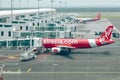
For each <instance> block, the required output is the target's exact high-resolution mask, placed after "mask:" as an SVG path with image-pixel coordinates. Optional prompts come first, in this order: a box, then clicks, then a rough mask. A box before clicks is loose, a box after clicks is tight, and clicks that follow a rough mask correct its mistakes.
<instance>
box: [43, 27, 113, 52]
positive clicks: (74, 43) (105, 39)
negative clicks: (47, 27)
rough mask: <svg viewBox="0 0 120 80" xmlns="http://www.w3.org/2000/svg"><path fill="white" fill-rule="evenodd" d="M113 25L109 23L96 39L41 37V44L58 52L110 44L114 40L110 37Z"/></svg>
mask: <svg viewBox="0 0 120 80" xmlns="http://www.w3.org/2000/svg"><path fill="white" fill-rule="evenodd" d="M112 31H113V26H112V25H110V26H108V27H107V28H106V30H105V32H103V33H102V34H101V35H100V36H99V37H98V38H96V39H50V38H43V39H42V44H43V46H44V47H45V48H50V49H51V52H52V53H54V54H58V53H60V52H64V53H70V51H71V50H72V49H81V48H93V47H99V46H104V45H108V44H112V43H114V42H115V41H114V40H112V39H111V35H112Z"/></svg>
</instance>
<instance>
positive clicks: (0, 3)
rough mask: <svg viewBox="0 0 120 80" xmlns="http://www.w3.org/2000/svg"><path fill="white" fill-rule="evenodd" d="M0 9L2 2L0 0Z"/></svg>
mask: <svg viewBox="0 0 120 80" xmlns="http://www.w3.org/2000/svg"><path fill="white" fill-rule="evenodd" d="M0 8H2V0H0Z"/></svg>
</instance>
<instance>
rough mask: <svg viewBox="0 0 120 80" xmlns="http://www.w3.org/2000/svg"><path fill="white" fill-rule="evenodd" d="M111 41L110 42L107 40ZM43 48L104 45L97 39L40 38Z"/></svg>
mask: <svg viewBox="0 0 120 80" xmlns="http://www.w3.org/2000/svg"><path fill="white" fill-rule="evenodd" d="M109 43H111V42H109ZM42 44H43V46H44V47H45V48H53V47H60V46H62V47H68V48H70V47H71V48H76V49H77V48H92V47H97V46H103V45H106V44H104V43H101V41H100V40H99V39H42Z"/></svg>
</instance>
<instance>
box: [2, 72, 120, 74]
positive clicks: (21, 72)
mask: <svg viewBox="0 0 120 80" xmlns="http://www.w3.org/2000/svg"><path fill="white" fill-rule="evenodd" d="M22 73H27V74H120V72H29V73H28V72H3V74H22Z"/></svg>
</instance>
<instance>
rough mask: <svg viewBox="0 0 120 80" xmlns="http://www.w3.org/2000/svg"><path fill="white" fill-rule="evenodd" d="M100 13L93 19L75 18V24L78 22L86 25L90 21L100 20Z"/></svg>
mask: <svg viewBox="0 0 120 80" xmlns="http://www.w3.org/2000/svg"><path fill="white" fill-rule="evenodd" d="M100 17H101V13H98V15H97V16H96V17H95V18H76V20H75V22H80V23H86V22H90V21H97V20H100Z"/></svg>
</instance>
